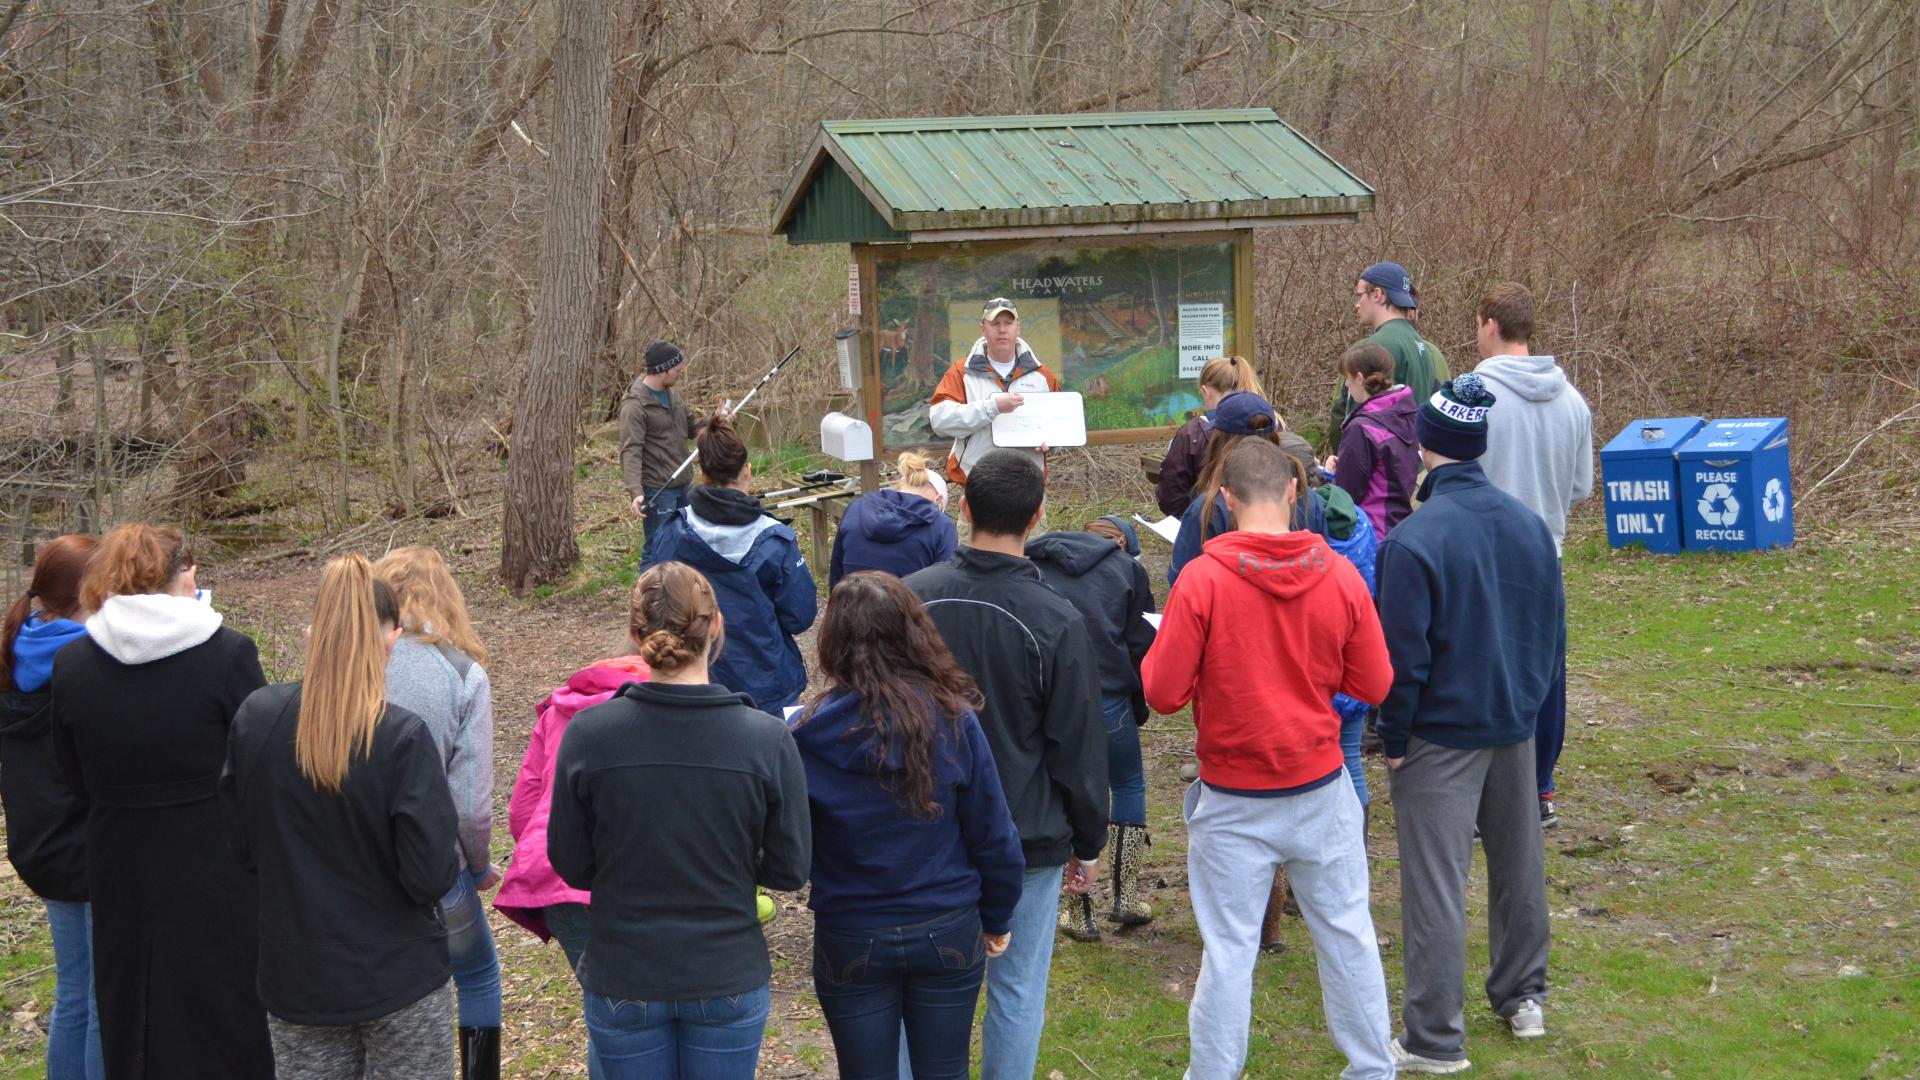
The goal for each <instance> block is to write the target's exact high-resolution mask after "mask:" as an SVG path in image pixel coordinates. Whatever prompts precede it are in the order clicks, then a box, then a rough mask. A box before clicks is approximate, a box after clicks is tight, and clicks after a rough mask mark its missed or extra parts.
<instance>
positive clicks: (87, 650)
mask: <svg viewBox="0 0 1920 1080" xmlns="http://www.w3.org/2000/svg"><path fill="white" fill-rule="evenodd" d="M193 594H194V575H193V559H192V556H191V555H190V554H189V553H188V551H187V548H186V543H185V541H184V540H183V539H182V538H181V536H180V534H179V533H177V532H175V531H173V530H172V529H157V528H154V527H152V526H150V525H141V524H131V525H122V526H120V527H119V528H117V529H115V530H114V531H113V532H111V533H109V534H108V535H107V538H106V540H105V541H104V542H103V543H102V544H101V546H100V550H99V552H98V553H97V554H96V555H95V556H94V559H93V561H92V562H91V564H90V565H89V567H88V571H87V577H86V580H85V583H84V584H83V585H82V587H81V603H82V605H83V606H85V607H87V608H89V609H93V610H94V614H93V615H92V616H91V617H89V618H88V619H87V637H86V638H85V639H83V640H80V641H75V642H73V643H72V644H70V645H68V646H67V647H66V648H64V649H62V650H61V651H60V653H59V655H58V656H56V657H55V658H54V663H53V684H52V685H53V705H52V707H53V743H54V752H55V756H56V758H57V760H58V761H59V763H60V767H61V771H62V775H64V776H65V777H66V778H67V780H68V781H69V783H70V784H72V786H73V788H74V794H75V796H76V798H77V799H78V800H79V803H80V805H81V806H82V807H83V808H84V809H85V812H86V815H87V825H86V837H87V869H88V875H89V877H88V891H89V895H90V897H91V899H92V902H93V964H94V982H95V986H96V988H97V989H96V992H97V994H98V997H99V1002H100V1041H101V1049H102V1051H103V1053H104V1055H105V1058H106V1065H107V1075H108V1076H111V1077H113V1078H114V1080H144V1078H148V1077H152V1078H156V1080H159V1078H166V1080H172V1078H174V1077H188V1076H196V1077H197V1076H208V1077H212V1076H218V1077H222V1078H230V1080H251V1078H255V1077H259V1078H262V1080H264V1078H267V1077H271V1076H272V1075H273V1052H272V1049H271V1048H270V1045H269V1043H268V1041H267V1021H266V1013H265V1011H264V1010H263V1009H262V1008H261V1006H260V1000H259V997H258V996H257V995H256V994H255V992H254V969H255V966H256V962H257V961H256V957H257V955H258V951H259V931H258V911H257V901H256V899H255V892H254V882H253V880H252V878H250V877H249V876H248V875H247V874H246V873H245V872H244V871H243V870H242V869H241V868H240V865H239V863H238V862H237V861H236V860H235V859H234V857H233V854H232V852H231V851H229V850H228V848H227V828H226V817H225V814H224V813H223V812H222V809H221V804H220V799H219V790H218V785H219V780H220V769H221V765H222V764H223V763H224V761H225V759H226V752H227V731H228V728H229V727H230V726H231V724H232V722H233V714H234V712H235V710H237V709H238V708H239V707H240V703H241V702H242V701H243V700H245V699H246V697H247V695H248V694H251V693H252V692H253V691H255V690H257V689H259V688H260V687H262V686H264V685H266V681H267V680H266V676H265V675H264V674H263V673H262V672H261V670H260V655H259V652H258V650H256V649H255V648H254V644H253V640H252V639H251V638H249V637H247V636H246V635H245V634H240V633H236V632H235V631H232V630H228V629H225V628H223V627H222V626H221V625H220V616H219V615H218V614H216V613H215V612H214V610H213V609H212V608H211V607H209V606H208V605H206V604H203V603H201V602H200V601H198V600H196V599H194V595H193Z"/></svg>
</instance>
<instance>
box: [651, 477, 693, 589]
mask: <svg viewBox="0 0 1920 1080" xmlns="http://www.w3.org/2000/svg"><path fill="white" fill-rule="evenodd" d="M688 468H692V466H688ZM690 486H691V485H688V484H682V485H680V486H679V487H673V488H667V489H666V490H664V491H662V490H661V489H660V488H645V489H643V490H642V491H641V492H640V498H641V499H642V500H643V503H642V505H644V506H645V507H646V509H645V510H644V511H643V512H642V513H641V515H640V527H641V528H642V529H644V530H645V531H646V534H647V539H646V543H645V544H644V545H643V546H642V547H641V548H640V565H642V566H645V565H646V564H647V556H648V555H650V554H652V553H653V538H654V537H656V536H658V535H660V526H661V525H663V524H665V523H666V520H667V515H669V514H671V513H673V512H674V511H675V510H678V509H680V508H681V507H683V506H685V505H687V489H688V488H689V487H690Z"/></svg>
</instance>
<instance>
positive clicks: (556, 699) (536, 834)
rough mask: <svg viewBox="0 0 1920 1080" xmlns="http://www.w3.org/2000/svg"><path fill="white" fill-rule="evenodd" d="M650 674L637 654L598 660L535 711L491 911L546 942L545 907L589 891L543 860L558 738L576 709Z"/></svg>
mask: <svg viewBox="0 0 1920 1080" xmlns="http://www.w3.org/2000/svg"><path fill="white" fill-rule="evenodd" d="M650 675H651V672H650V671H649V670H648V668H647V662H646V661H645V660H642V659H640V658H639V657H637V656H618V657H614V658H613V659H611V660H597V661H595V662H594V663H593V665H592V666H591V667H585V668H581V669H580V670H579V671H576V672H574V673H573V676H572V677H571V678H569V679H568V680H567V684H566V685H565V686H562V687H560V688H559V689H557V690H555V691H554V692H553V693H551V694H548V695H547V699H546V700H545V701H542V702H541V703H540V705H539V707H538V708H537V709H535V710H534V712H535V713H536V714H537V715H538V716H539V719H538V720H537V721H535V723H534V725H533V736H532V737H531V738H530V739H528V740H527V756H526V757H525V758H524V759H522V760H521V762H520V775H519V777H518V778H517V779H515V780H514V782H513V796H512V798H510V799H508V800H507V827H508V828H509V829H510V830H511V831H512V833H513V861H512V862H510V863H508V864H507V873H506V877H505V878H504V880H502V881H501V883H500V891H499V892H498V893H496V894H494V897H493V907H494V910H496V911H498V912H499V913H500V914H502V915H505V916H506V917H507V918H509V919H512V920H513V921H514V922H516V923H519V924H520V925H521V926H524V927H526V928H527V929H528V930H531V931H533V933H535V934H537V935H539V937H540V940H542V941H545V940H547V939H548V938H549V937H551V936H552V935H551V934H550V933H549V932H548V930H547V914H546V908H547V906H548V905H550V904H585V903H588V902H589V901H590V896H589V894H588V893H585V892H582V891H581V890H579V889H576V888H573V887H572V886H570V885H568V884H567V883H566V882H564V881H561V880H560V875H559V874H558V873H555V872H554V869H553V864H552V863H550V862H548V861H547V814H548V812H549V810H550V808H551V807H552V805H553V798H552V794H553V787H552V785H553V759H554V757H555V756H556V755H558V754H559V753H560V739H561V736H563V735H565V734H566V733H567V724H568V723H569V722H570V721H571V720H572V719H573V715H574V714H575V713H577V712H579V711H580V710H581V709H585V708H588V707H590V706H594V705H598V704H600V703H601V702H603V701H606V700H607V699H608V698H611V697H612V696H613V695H614V692H615V691H617V690H619V689H620V687H621V685H622V684H625V683H630V682H646V681H647V679H648V677H649V676H650Z"/></svg>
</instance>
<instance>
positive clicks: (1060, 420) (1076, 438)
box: [993, 390, 1087, 449]
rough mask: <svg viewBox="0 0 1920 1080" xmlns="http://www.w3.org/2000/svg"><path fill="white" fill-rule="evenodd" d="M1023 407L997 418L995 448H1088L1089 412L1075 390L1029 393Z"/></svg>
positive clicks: (995, 419)
mask: <svg viewBox="0 0 1920 1080" xmlns="http://www.w3.org/2000/svg"><path fill="white" fill-rule="evenodd" d="M1023 396H1024V397H1025V398H1026V401H1024V402H1023V403H1022V404H1021V405H1020V407H1019V408H1017V409H1015V410H1013V411H1012V412H1003V413H1001V414H1000V415H998V416H995V417H994V418H993V445H995V446H1025V447H1033V446H1039V445H1041V444H1042V443H1045V444H1046V445H1047V447H1048V448H1049V449H1058V448H1059V447H1062V446H1085V445H1087V409H1086V403H1085V402H1084V401H1082V400H1081V398H1080V395H1079V394H1078V393H1076V392H1074V391H1072V390H1061V391H1059V392H1057V393H1052V394H1026V395H1023Z"/></svg>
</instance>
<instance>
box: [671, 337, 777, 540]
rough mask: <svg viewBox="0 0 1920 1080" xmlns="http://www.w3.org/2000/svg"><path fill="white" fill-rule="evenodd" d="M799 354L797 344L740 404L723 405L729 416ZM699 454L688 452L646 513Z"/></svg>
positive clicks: (754, 385)
mask: <svg viewBox="0 0 1920 1080" xmlns="http://www.w3.org/2000/svg"><path fill="white" fill-rule="evenodd" d="M798 355H800V346H798V345H795V346H794V347H793V348H792V349H791V350H789V351H788V352H787V355H785V356H783V357H781V358H780V362H779V363H777V364H775V365H773V366H772V367H770V368H768V369H767V373H766V374H765V375H762V376H760V381H759V382H757V383H754V384H753V389H751V390H748V391H747V396H746V397H743V398H741V399H740V404H738V405H725V406H722V409H723V411H725V412H726V414H727V415H728V416H736V415H738V414H739V412H740V410H741V409H744V408H746V407H747V402H749V401H752V400H753V396H754V395H755V394H758V393H759V392H760V388H761V387H763V386H765V385H767V384H768V383H770V382H772V381H773V380H774V378H775V377H777V376H778V375H779V374H780V369H781V368H783V367H786V366H787V361H789V360H791V359H793V358H794V357H796V356H798ZM699 456H700V450H699V448H698V447H696V448H695V449H694V451H693V453H691V454H688V455H687V459H686V460H685V461H682V462H681V463H680V467H679V468H677V469H675V470H673V475H671V476H669V477H667V482H666V483H664V484H661V485H660V487H659V489H658V490H656V491H655V492H654V493H653V498H651V499H648V500H647V507H646V511H645V512H646V513H649V514H651V513H652V512H653V504H654V503H657V502H659V501H660V495H661V493H663V492H665V491H666V490H667V489H668V488H670V487H672V486H673V482H674V481H675V480H678V479H680V474H681V473H683V472H686V471H687V466H689V465H692V464H693V462H694V459H695V458H697V457H699Z"/></svg>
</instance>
